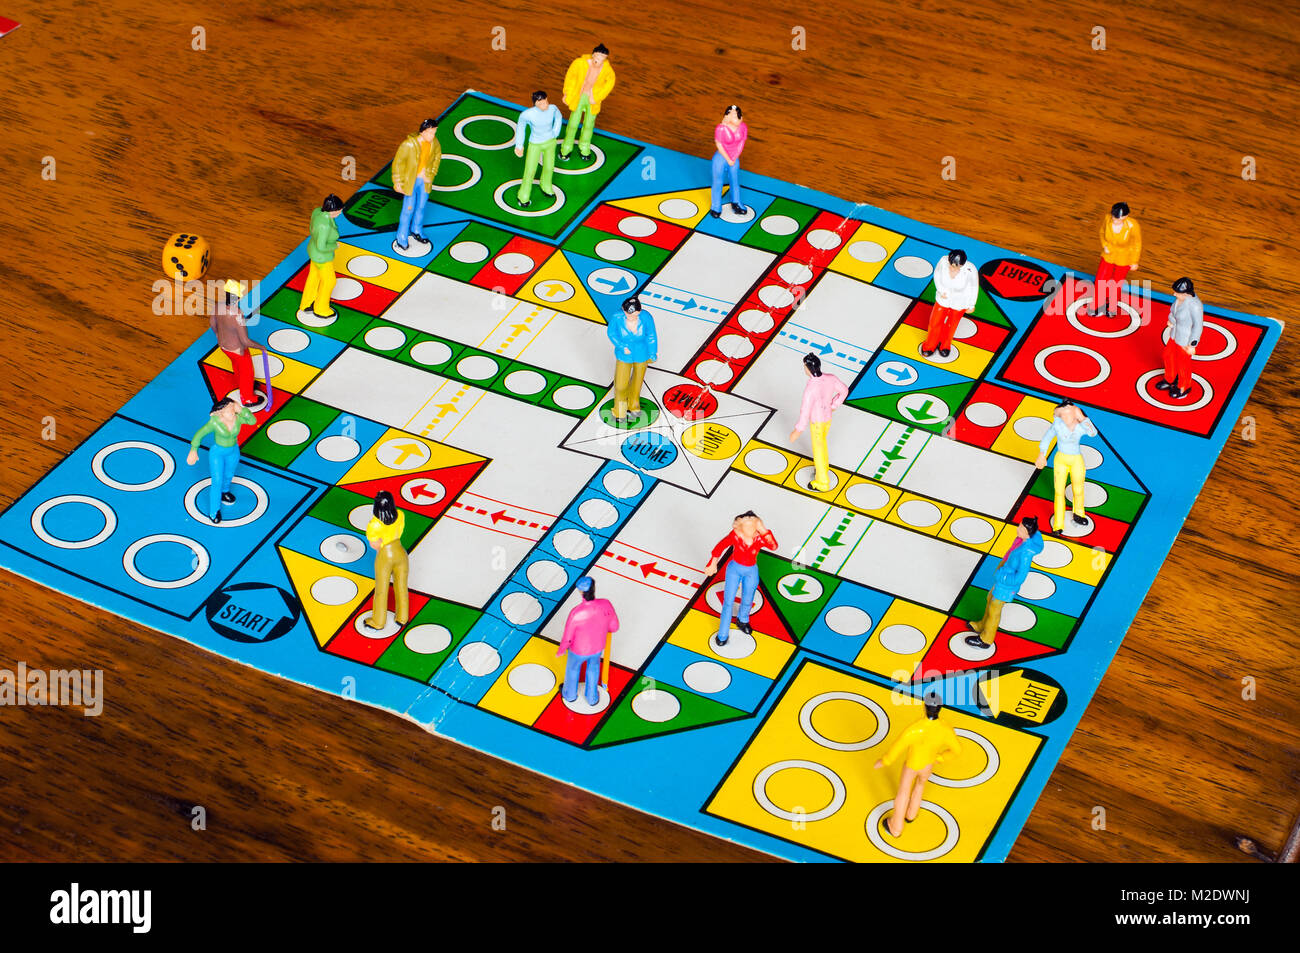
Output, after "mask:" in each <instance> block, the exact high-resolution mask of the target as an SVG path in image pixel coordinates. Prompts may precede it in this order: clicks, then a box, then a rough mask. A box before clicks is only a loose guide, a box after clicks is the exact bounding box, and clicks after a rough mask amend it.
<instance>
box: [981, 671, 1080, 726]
mask: <svg viewBox="0 0 1300 953" xmlns="http://www.w3.org/2000/svg"><path fill="white" fill-rule="evenodd" d="M980 691H981V692H982V693H983V694H984V700H985V702H986V703H987V704H988V708H989V711H990V712H991V713H992V714H993V717H994V718H996V717H998V715H1000V714H1002V713H1003V712H1007V713H1009V714H1012V715H1015V716H1016V717H1017V718H1024V719H1026V720H1027V721H1032V722H1036V723H1038V724H1040V725H1041V724H1042V723H1043V719H1044V718H1045V717H1046V716H1047V713H1048V712H1049V711H1051V709H1052V703H1053V702H1055V701H1056V696H1057V695H1059V694H1060V692H1061V690H1060V689H1059V688H1057V687H1056V686H1055V685H1045V684H1043V683H1042V682H1036V681H1034V680H1033V679H1031V678H1029V677H1028V676H1026V675H1025V673H1024V671H1023V670H1021V669H1016V670H1015V671H1014V672H1007V673H1006V674H1005V675H999V676H997V677H996V678H992V679H989V680H988V681H986V682H982V683H981V684H980Z"/></svg>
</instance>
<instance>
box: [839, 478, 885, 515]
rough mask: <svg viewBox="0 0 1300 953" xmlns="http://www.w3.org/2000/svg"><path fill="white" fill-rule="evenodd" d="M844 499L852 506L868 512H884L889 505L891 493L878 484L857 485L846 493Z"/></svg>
mask: <svg viewBox="0 0 1300 953" xmlns="http://www.w3.org/2000/svg"><path fill="white" fill-rule="evenodd" d="M844 499H845V501H847V502H848V504H849V505H850V506H853V507H856V508H857V509H860V510H866V511H868V512H870V511H872V510H883V509H884V508H885V507H886V506H888V505H889V500H890V496H889V491H888V490H886V489H885V488H884V487H883V486H880V485H879V484H877V483H855V484H853V485H852V486H851V487H849V488H848V489H847V490H845V491H844Z"/></svg>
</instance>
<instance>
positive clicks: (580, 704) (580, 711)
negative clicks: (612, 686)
mask: <svg viewBox="0 0 1300 953" xmlns="http://www.w3.org/2000/svg"><path fill="white" fill-rule="evenodd" d="M595 664H596V666H597V667H599V665H600V663H599V662H596V663H595ZM582 674H583V677H584V679H585V677H586V674H587V673H586V666H583V673H582ZM560 702H561V703H562V704H563V705H564V707H565V708H567V709H569V711H571V712H573V713H574V714H575V715H595V714H598V713H599V712H602V711H604V710H605V709H606V708H608V707H609V692H608V691H606V689H605V687H604V686H603V685H602V686H598V687H597V689H596V704H594V705H589V704H587V685H586V682H585V681H584V682H583V685H582V688H581V689H580V690H579V691H578V697H577V698H575V699H574V700H573V701H569V700H568V699H567V698H565V697H564V693H563V692H561V693H560Z"/></svg>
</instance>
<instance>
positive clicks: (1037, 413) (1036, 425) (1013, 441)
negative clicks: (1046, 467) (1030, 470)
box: [991, 395, 1056, 463]
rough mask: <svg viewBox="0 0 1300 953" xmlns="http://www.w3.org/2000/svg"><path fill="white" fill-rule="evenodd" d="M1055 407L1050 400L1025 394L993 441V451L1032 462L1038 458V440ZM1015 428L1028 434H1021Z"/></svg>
mask: <svg viewBox="0 0 1300 953" xmlns="http://www.w3.org/2000/svg"><path fill="white" fill-rule="evenodd" d="M1055 409H1056V405H1055V404H1053V403H1052V402H1051V401H1050V400H1043V399H1042V398H1041V397H1029V396H1027V395H1026V397H1025V399H1024V400H1022V401H1021V402H1020V406H1019V407H1017V408H1016V410H1015V413H1013V414H1012V415H1011V419H1010V420H1008V421H1007V422H1006V425H1005V426H1004V427H1003V428H1002V432H1001V433H1000V434H998V437H997V439H996V440H994V441H993V446H992V448H991V449H992V450H993V452H994V453H1005V454H1006V455H1007V456H1009V457H1015V458H1017V459H1019V460H1027V461H1028V462H1030V463H1033V462H1034V461H1035V460H1037V459H1038V441H1039V440H1040V439H1041V437H1042V435H1043V434H1044V433H1046V432H1047V428H1048V427H1050V426H1051V425H1052V414H1053V412H1054V411H1055ZM1017 428H1019V430H1020V431H1023V432H1024V433H1027V434H1029V435H1030V436H1027V437H1026V436H1023V435H1022V433H1020V432H1019V431H1018V430H1017ZM1034 434H1037V436H1034Z"/></svg>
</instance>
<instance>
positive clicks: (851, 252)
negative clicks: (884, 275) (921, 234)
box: [828, 222, 903, 281]
mask: <svg viewBox="0 0 1300 953" xmlns="http://www.w3.org/2000/svg"><path fill="white" fill-rule="evenodd" d="M902 244H903V236H902V235H900V234H898V233H897V232H891V231H889V230H888V229H886V228H881V227H880V226H879V225H872V224H870V223H869V222H864V223H863V224H862V225H860V226H859V227H858V230H857V231H856V232H854V233H853V235H852V236H851V237H850V238H849V239H848V241H846V242H845V243H844V247H843V248H841V249H840V252H839V254H838V255H836V256H835V257H834V258H833V259H832V260H831V263H830V265H829V266H828V267H829V268H830V270H831V271H838V272H839V273H840V274H842V275H848V276H849V277H850V278H857V279H858V280H859V281H874V280H875V278H876V275H878V274H880V270H881V269H882V268H884V267H885V263H886V262H888V261H889V259H891V258H893V257H894V252H896V251H898V247H899V246H900V245H902Z"/></svg>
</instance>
